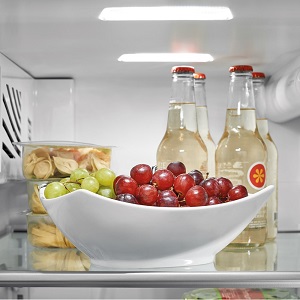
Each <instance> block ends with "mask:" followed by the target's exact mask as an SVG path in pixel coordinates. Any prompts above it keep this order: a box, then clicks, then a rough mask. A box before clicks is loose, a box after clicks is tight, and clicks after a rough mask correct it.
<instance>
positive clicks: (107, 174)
mask: <svg viewBox="0 0 300 300" xmlns="http://www.w3.org/2000/svg"><path fill="white" fill-rule="evenodd" d="M95 178H96V179H97V180H98V182H99V183H100V185H103V186H107V187H112V186H113V182H114V179H115V178H116V174H115V173H114V172H113V171H112V170H110V169H108V168H102V169H100V170H98V171H96V173H95Z"/></svg>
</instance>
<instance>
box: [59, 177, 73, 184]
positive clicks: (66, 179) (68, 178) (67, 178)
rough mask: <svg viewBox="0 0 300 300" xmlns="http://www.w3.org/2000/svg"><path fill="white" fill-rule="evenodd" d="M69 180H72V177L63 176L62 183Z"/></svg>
mask: <svg viewBox="0 0 300 300" xmlns="http://www.w3.org/2000/svg"><path fill="white" fill-rule="evenodd" d="M69 181H71V179H70V177H66V178H62V179H61V180H60V182H61V183H65V182H69Z"/></svg>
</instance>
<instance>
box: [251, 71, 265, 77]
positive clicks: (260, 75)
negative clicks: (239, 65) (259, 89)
mask: <svg viewBox="0 0 300 300" xmlns="http://www.w3.org/2000/svg"><path fill="white" fill-rule="evenodd" d="M265 77H266V76H265V73H262V72H252V78H265Z"/></svg>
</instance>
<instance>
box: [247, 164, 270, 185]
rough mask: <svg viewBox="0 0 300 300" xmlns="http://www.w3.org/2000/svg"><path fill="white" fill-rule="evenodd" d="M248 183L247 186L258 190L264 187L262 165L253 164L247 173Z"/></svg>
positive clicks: (263, 167) (264, 176) (264, 173)
mask: <svg viewBox="0 0 300 300" xmlns="http://www.w3.org/2000/svg"><path fill="white" fill-rule="evenodd" d="M248 181H249V184H250V185H251V186H252V187H253V188H255V189H257V190H260V189H262V188H263V187H264V186H265V183H266V168H265V166H264V164H263V163H260V162H257V163H254V164H253V165H252V166H251V167H250V168H249V171H248Z"/></svg>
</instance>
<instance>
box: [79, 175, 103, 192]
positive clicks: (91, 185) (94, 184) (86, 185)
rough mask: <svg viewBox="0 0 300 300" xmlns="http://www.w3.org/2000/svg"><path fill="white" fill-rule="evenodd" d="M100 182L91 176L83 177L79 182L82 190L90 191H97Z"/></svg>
mask: <svg viewBox="0 0 300 300" xmlns="http://www.w3.org/2000/svg"><path fill="white" fill-rule="evenodd" d="M99 187H100V184H99V182H98V180H97V179H96V178H95V177H93V176H87V177H85V178H84V179H83V180H82V182H81V188H82V189H84V190H88V191H91V192H93V193H97V191H98V190H99Z"/></svg>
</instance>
